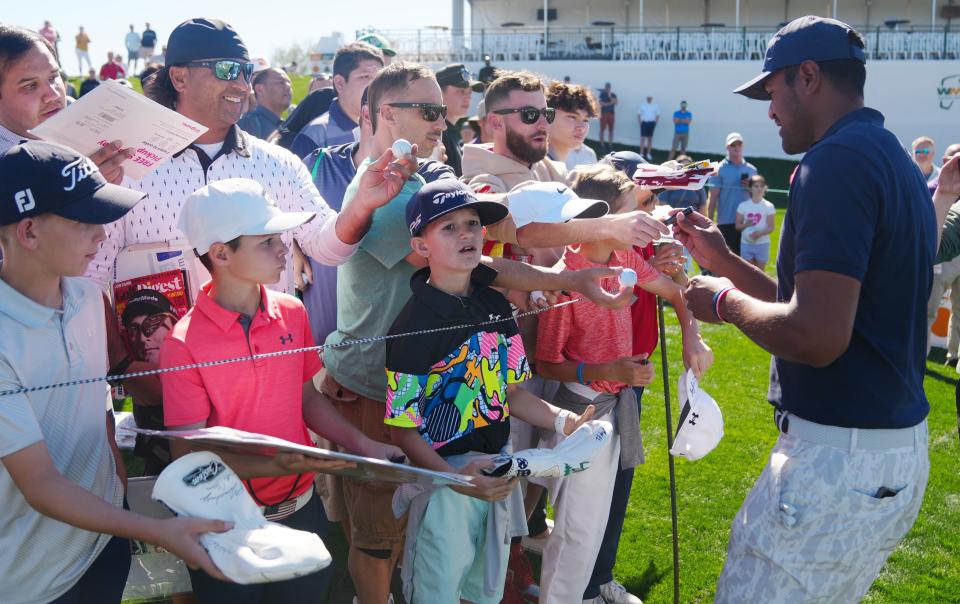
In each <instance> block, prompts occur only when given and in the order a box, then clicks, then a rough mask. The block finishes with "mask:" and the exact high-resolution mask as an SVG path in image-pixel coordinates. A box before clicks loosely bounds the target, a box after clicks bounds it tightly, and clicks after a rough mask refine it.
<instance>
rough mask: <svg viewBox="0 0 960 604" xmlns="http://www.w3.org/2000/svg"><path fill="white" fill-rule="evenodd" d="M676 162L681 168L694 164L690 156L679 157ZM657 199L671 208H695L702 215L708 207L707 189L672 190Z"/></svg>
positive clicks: (658, 195) (660, 194) (661, 194)
mask: <svg viewBox="0 0 960 604" xmlns="http://www.w3.org/2000/svg"><path fill="white" fill-rule="evenodd" d="M675 161H676V162H677V164H679V165H681V166H684V165H686V164H691V163H693V159H691V158H690V156H689V155H678V156H677V158H676V160H675ZM657 199H659V200H660V203H664V204H667V205H668V206H670V207H671V208H681V209H682V208H693V210H694V211H695V212H700V213H701V214H702V213H703V210H704V207H705V206H706V205H707V191H706V189H697V190H696V191H688V190H686V189H671V190H668V191H663V192H662V193H658V194H657Z"/></svg>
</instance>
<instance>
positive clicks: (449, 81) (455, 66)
mask: <svg viewBox="0 0 960 604" xmlns="http://www.w3.org/2000/svg"><path fill="white" fill-rule="evenodd" d="M437 84H440V87H441V88H443V87H444V86H456V87H457V88H467V87H469V88H472V89H473V91H474V92H483V89H484V85H483V82H478V81H476V80H473V79H471V77H470V72H469V71H468V70H467V68H466V67H465V66H464V64H463V63H452V64H450V65H447V66H446V67H444V68H443V69H441V70H440V71H438V72H437Z"/></svg>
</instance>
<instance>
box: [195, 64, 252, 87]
mask: <svg viewBox="0 0 960 604" xmlns="http://www.w3.org/2000/svg"><path fill="white" fill-rule="evenodd" d="M188 65H189V66H190V67H207V68H209V69H210V70H211V71H213V75H214V77H216V78H217V79H218V80H225V81H228V82H231V81H233V80H236V79H237V78H239V77H240V74H241V73H243V77H244V78H246V80H247V81H248V82H249V81H250V78H251V76H253V63H243V62H240V61H233V60H229V59H221V60H219V61H191V62H190V63H188Z"/></svg>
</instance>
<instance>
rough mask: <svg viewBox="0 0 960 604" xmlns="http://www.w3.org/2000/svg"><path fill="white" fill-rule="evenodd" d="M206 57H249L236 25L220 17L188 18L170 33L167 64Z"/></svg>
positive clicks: (244, 59)
mask: <svg viewBox="0 0 960 604" xmlns="http://www.w3.org/2000/svg"><path fill="white" fill-rule="evenodd" d="M205 59H240V60H242V61H249V60H250V54H249V53H248V52H247V46H246V44H244V43H243V40H241V39H240V35H239V34H238V33H237V32H236V30H235V29H233V28H232V27H230V26H229V25H227V24H226V23H224V22H223V21H220V20H219V19H203V18H197V19H190V20H189V21H184V22H183V23H181V24H180V25H178V26H177V27H176V29H174V30H173V32H171V33H170V39H169V40H168V41H167V54H166V56H165V62H166V64H167V65H186V64H187V63H189V62H191V61H203V60H205Z"/></svg>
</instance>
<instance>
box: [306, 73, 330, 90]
mask: <svg viewBox="0 0 960 604" xmlns="http://www.w3.org/2000/svg"><path fill="white" fill-rule="evenodd" d="M324 88H333V76H331V75H330V74H329V73H321V74H318V75H315V76H313V79H312V80H310V86H308V87H307V94H310V93H311V92H313V91H314V90H323V89H324Z"/></svg>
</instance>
